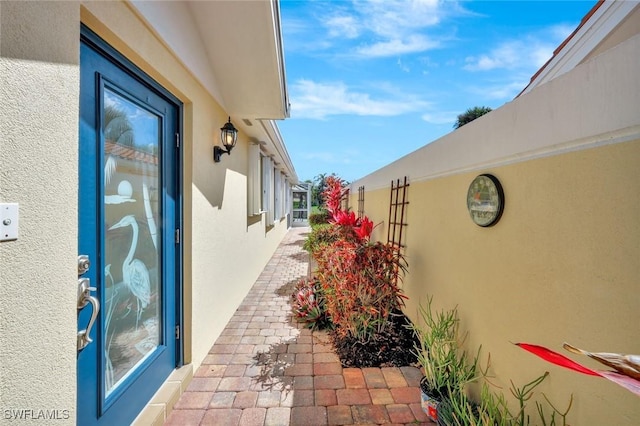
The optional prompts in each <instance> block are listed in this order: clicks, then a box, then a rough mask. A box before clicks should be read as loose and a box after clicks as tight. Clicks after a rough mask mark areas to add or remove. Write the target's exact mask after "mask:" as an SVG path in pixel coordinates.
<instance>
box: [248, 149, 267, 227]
mask: <svg viewBox="0 0 640 426" xmlns="http://www.w3.org/2000/svg"><path fill="white" fill-rule="evenodd" d="M261 163H262V161H261V159H260V145H259V144H255V143H252V144H250V145H249V161H248V167H249V170H248V171H247V215H248V216H256V215H259V214H260V213H261V212H262V210H263V209H262V198H261V194H262V188H261V177H262V176H261V170H262V167H261Z"/></svg>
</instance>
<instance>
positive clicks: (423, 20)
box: [354, 0, 455, 38]
mask: <svg viewBox="0 0 640 426" xmlns="http://www.w3.org/2000/svg"><path fill="white" fill-rule="evenodd" d="M354 6H355V8H356V10H357V11H358V12H359V13H360V15H361V16H362V20H363V22H364V23H365V25H366V27H367V28H368V29H369V30H370V31H372V32H373V33H374V34H377V35H379V36H383V37H388V38H394V37H398V36H399V35H408V34H411V33H412V32H413V31H415V30H420V29H424V28H426V27H431V26H434V25H436V24H438V23H440V22H441V20H442V18H443V16H444V15H445V14H446V13H447V11H448V10H450V9H451V8H452V6H455V2H444V1H441V0H366V1H357V2H355V3H354Z"/></svg>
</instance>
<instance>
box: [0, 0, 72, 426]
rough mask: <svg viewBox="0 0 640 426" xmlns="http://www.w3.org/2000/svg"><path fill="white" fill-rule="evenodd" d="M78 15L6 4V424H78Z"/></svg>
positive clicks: (2, 337)
mask: <svg viewBox="0 0 640 426" xmlns="http://www.w3.org/2000/svg"><path fill="white" fill-rule="evenodd" d="M79 20H80V7H79V3H77V2H51V3H47V4H46V5H44V4H39V3H37V2H5V1H3V2H0V135H1V136H0V202H7V203H19V206H20V207H19V208H20V210H19V212H20V218H19V223H20V227H19V236H18V239H17V240H16V241H9V242H2V243H0V410H2V412H0V416H1V417H0V418H2V419H3V420H1V422H5V421H6V422H8V423H10V422H11V420H10V419H11V418H13V417H15V416H17V414H16V415H15V416H14V414H13V413H12V412H11V411H9V412H7V410H36V414H37V410H60V413H59V414H60V416H59V417H60V420H59V421H58V424H61V425H64V424H69V425H71V424H74V423H75V406H76V402H75V399H76V392H75V389H76V332H77V329H76V327H77V325H76V323H77V319H76V298H77V284H76V283H77V255H78V253H77V246H78V240H77V236H78V232H77V228H78V224H77V222H78V220H77V207H76V206H77V199H78V198H77V192H78V189H77V188H78V185H77V182H78V167H77V164H78V88H79V75H80V74H79V68H78V49H79V45H80V38H79V34H78V27H79V26H78V22H79ZM16 423H20V424H28V421H27V422H25V421H24V420H22V421H16ZM35 423H37V421H35ZM40 424H42V420H40Z"/></svg>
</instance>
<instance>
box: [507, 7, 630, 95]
mask: <svg viewBox="0 0 640 426" xmlns="http://www.w3.org/2000/svg"><path fill="white" fill-rule="evenodd" d="M636 6H638V2H636V1H605V2H603V3H602V4H601V5H600V7H598V9H597V10H596V11H595V12H594V14H593V15H592V16H590V17H589V19H588V20H587V22H585V23H584V25H582V27H580V28H579V29H578V31H577V32H576V33H575V34H574V35H573V36H572V37H571V38H570V39H569V41H568V42H567V44H566V45H565V46H564V47H563V48H562V50H561V51H560V52H558V54H556V55H555V56H554V57H553V58H551V60H550V61H549V63H547V64H546V65H545V66H544V68H543V69H542V70H541V71H540V74H538V76H536V78H535V79H534V80H533V81H532V82H531V83H530V84H529V85H528V86H527V87H526V88H525V89H524V90H523V91H522V93H521V94H520V96H521V95H523V94H525V93H528V92H530V91H531V90H532V89H533V88H534V87H537V86H539V85H541V84H544V83H546V82H547V81H550V80H552V79H554V78H556V77H558V76H559V75H562V74H564V73H566V72H568V71H571V70H572V69H573V68H575V67H576V66H578V65H579V64H580V63H581V62H582V61H584V59H585V58H586V57H587V56H589V54H590V53H591V52H592V51H593V50H594V49H596V48H597V47H598V45H599V44H600V43H601V42H602V41H603V40H604V39H605V38H606V37H607V36H608V35H609V34H610V33H611V32H612V31H613V30H614V29H615V28H616V27H617V26H618V25H620V23H621V22H622V21H623V20H624V19H625V17H627V15H629V13H631V11H632V10H633V9H634V8H635V7H636Z"/></svg>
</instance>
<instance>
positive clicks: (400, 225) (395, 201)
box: [387, 176, 409, 249]
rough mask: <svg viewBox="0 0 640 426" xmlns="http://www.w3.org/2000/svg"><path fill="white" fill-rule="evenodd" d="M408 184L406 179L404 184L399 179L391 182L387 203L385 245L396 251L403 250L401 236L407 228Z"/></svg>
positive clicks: (405, 178)
mask: <svg viewBox="0 0 640 426" xmlns="http://www.w3.org/2000/svg"><path fill="white" fill-rule="evenodd" d="M408 187H409V183H408V182H407V177H406V176H405V177H404V182H403V183H400V179H397V180H396V181H395V182H394V181H391V200H390V201H389V226H388V229H387V243H390V244H391V245H393V246H394V247H397V248H398V249H402V248H404V247H405V246H404V244H403V242H402V234H403V230H404V228H405V227H406V226H407V223H406V222H405V220H406V218H405V207H406V206H407V205H408V204H409V201H408V200H407V188H408Z"/></svg>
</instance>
